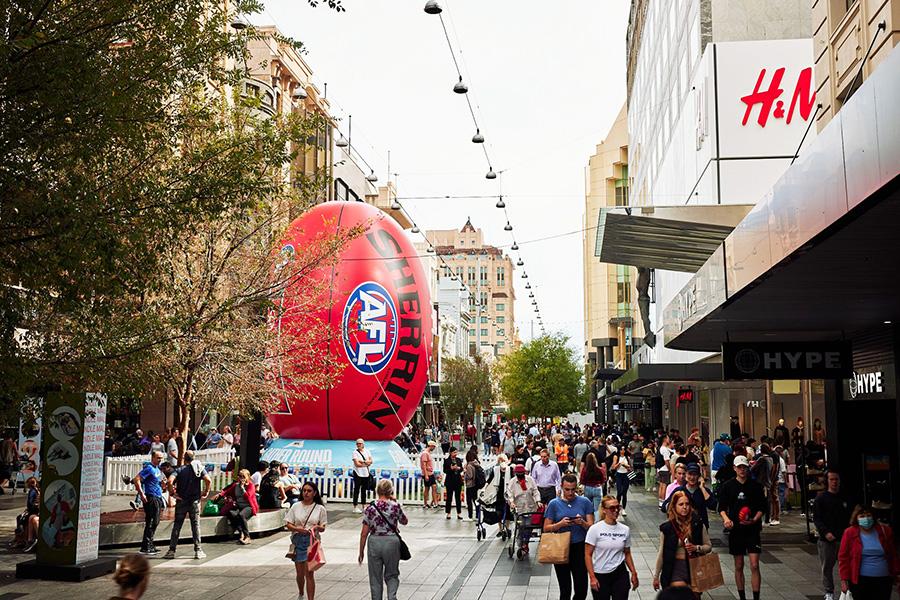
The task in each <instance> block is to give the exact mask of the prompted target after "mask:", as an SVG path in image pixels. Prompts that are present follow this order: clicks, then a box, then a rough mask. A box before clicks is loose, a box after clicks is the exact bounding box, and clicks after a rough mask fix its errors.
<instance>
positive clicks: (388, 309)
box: [269, 202, 432, 440]
mask: <svg viewBox="0 0 900 600" xmlns="http://www.w3.org/2000/svg"><path fill="white" fill-rule="evenodd" d="M359 224H362V225H364V227H366V230H365V232H364V233H363V234H362V235H361V236H359V237H357V238H355V239H353V240H351V241H350V242H349V243H348V244H347V245H346V246H345V247H344V249H343V251H342V252H341V254H340V260H339V261H338V263H337V264H336V266H335V267H334V268H331V267H328V268H322V269H319V270H318V271H317V272H315V273H314V274H313V275H312V278H313V279H314V280H316V281H320V282H322V283H323V284H324V288H325V289H324V293H323V294H321V297H322V298H323V300H322V301H320V302H319V303H318V304H319V306H317V307H316V308H317V309H318V310H317V314H316V315H315V316H317V317H319V318H320V319H321V320H322V321H324V322H327V323H329V324H330V326H331V328H332V330H333V332H334V335H333V336H331V342H330V343H323V344H322V346H321V352H322V354H323V355H327V356H329V357H330V358H332V359H337V360H339V361H341V362H343V363H345V365H344V368H343V370H342V371H341V373H340V375H339V381H338V382H337V383H336V384H335V385H334V386H333V387H330V388H328V389H317V390H312V391H311V395H312V396H313V398H312V399H311V400H306V401H299V400H298V399H297V398H296V396H295V395H294V394H292V390H291V388H290V386H289V385H288V386H283V393H282V394H281V395H282V397H281V398H279V399H278V400H279V407H278V408H277V409H276V410H275V412H273V413H272V414H270V415H269V422H270V423H271V424H272V426H273V427H274V428H275V431H276V432H278V434H279V435H280V436H281V437H283V438H292V439H297V438H299V439H338V440H351V439H356V438H358V437H362V438H365V439H368V440H391V439H393V438H394V437H396V436H397V435H398V434H399V433H400V431H401V430H402V429H403V427H404V426H405V425H406V424H407V423H409V421H410V419H412V417H413V414H414V413H415V411H416V407H417V406H418V405H419V401H420V400H421V398H422V393H423V391H424V389H425V385H426V383H427V381H428V367H429V363H430V360H431V342H432V339H431V338H432V335H431V323H432V319H431V298H430V294H429V287H428V280H427V278H426V276H425V272H424V270H423V268H422V264H421V261H420V260H419V258H418V256H417V254H416V250H415V248H414V247H413V245H412V243H411V242H410V240H409V239H408V238H407V235H406V233H405V232H404V231H403V229H401V227H400V226H399V225H398V224H397V222H396V221H394V220H393V219H392V218H391V217H389V216H388V215H386V214H385V213H383V212H382V211H380V210H379V209H377V208H375V207H373V206H371V205H369V204H365V203H363V202H326V203H324V204H320V205H318V206H316V207H314V208H312V209H311V210H309V211H307V212H306V213H305V214H303V215H302V216H301V217H300V218H298V219H297V220H295V221H294V222H293V223H291V225H290V226H289V227H288V229H287V232H286V233H285V236H284V239H283V241H282V244H281V246H280V248H281V253H280V254H281V257H282V260H284V257H285V256H291V255H293V254H294V253H295V252H297V249H299V248H303V247H305V246H304V244H305V243H309V241H310V240H314V239H316V238H317V237H321V236H322V235H323V234H326V235H327V234H330V233H333V232H335V231H336V230H337V228H351V227H353V226H356V225H359ZM307 282H308V280H307ZM301 291H302V290H300V289H299V284H293V285H288V286H287V288H286V290H285V293H284V297H283V300H282V302H283V306H284V309H285V310H282V311H281V312H280V314H281V315H282V316H281V317H279V318H278V320H277V322H276V323H275V326H276V327H280V328H281V330H284V331H289V332H290V333H291V334H292V335H293V336H296V337H299V338H300V339H302V336H303V331H302V330H298V329H302V328H303V327H304V326H305V325H303V323H304V321H300V320H294V319H291V318H290V314H291V311H290V308H291V307H292V306H298V305H300V304H301V303H302V301H303V298H302V297H301V296H300V295H299V293H300V292H301ZM303 310H308V309H303ZM307 327H308V325H307ZM286 375H287V379H288V380H289V379H290V374H289V373H288V374H286ZM307 391H309V390H307Z"/></svg>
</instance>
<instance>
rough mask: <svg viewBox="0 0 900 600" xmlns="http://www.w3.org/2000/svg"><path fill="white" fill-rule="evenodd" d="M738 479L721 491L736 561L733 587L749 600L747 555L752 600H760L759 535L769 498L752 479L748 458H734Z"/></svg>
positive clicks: (730, 547)
mask: <svg viewBox="0 0 900 600" xmlns="http://www.w3.org/2000/svg"><path fill="white" fill-rule="evenodd" d="M734 470H735V473H736V476H735V478H734V479H730V480H728V481H726V482H725V483H723V484H722V485H721V486H720V488H719V515H720V516H721V517H722V521H723V522H724V523H725V529H727V530H728V531H729V532H730V533H729V535H728V553H729V554H731V556H732V557H734V584H735V587H737V592H738V597H739V598H740V600H747V595H746V592H745V591H744V555H745V554H747V555H749V557H750V586H751V588H752V589H753V600H759V588H760V585H761V584H762V576H761V575H760V572H759V555H760V553H761V552H762V544H761V542H760V532H761V531H762V518H763V514H764V513H765V512H766V497H765V495H764V494H763V488H762V486H761V485H759V484H758V483H756V482H755V481H753V480H752V479H750V461H749V460H747V457H746V456H743V455H738V456H736V457H735V458H734Z"/></svg>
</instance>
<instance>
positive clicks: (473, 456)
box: [448, 446, 481, 521]
mask: <svg viewBox="0 0 900 600" xmlns="http://www.w3.org/2000/svg"><path fill="white" fill-rule="evenodd" d="M480 468H481V462H480V461H479V460H478V446H472V447H471V448H469V451H468V452H466V468H465V470H464V471H463V481H464V483H465V484H466V511H468V514H469V517H468V519H467V520H469V521H471V520H472V507H473V506H474V507H475V516H476V517H479V516H480V515H481V508H480V507H479V506H478V502H476V500H477V499H478V486H477V485H476V481H475V475H476V473H477V472H478V469H480ZM448 516H449V515H448Z"/></svg>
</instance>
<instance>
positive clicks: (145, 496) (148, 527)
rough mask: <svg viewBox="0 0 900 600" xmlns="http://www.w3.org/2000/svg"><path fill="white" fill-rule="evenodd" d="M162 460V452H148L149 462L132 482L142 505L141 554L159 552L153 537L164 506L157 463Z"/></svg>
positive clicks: (150, 554)
mask: <svg viewBox="0 0 900 600" xmlns="http://www.w3.org/2000/svg"><path fill="white" fill-rule="evenodd" d="M162 460H163V453H162V452H153V453H151V454H150V462H149V463H147V464H145V465H144V468H143V469H141V472H140V473H138V474H137V475H135V477H134V479H133V480H132V483H134V487H135V488H137V493H138V496H140V497H141V502H142V503H143V505H144V537H143V539H142V540H141V550H140V552H141V554H145V555H148V556H155V555H157V554H159V550H157V549H156V544H154V542H153V537H154V536H155V535H156V528H157V527H158V526H159V517H160V514H161V513H162V511H163V509H164V508H165V506H164V505H163V498H162V485H161V482H162V481H163V474H162V471H160V470H159V463H161V462H162Z"/></svg>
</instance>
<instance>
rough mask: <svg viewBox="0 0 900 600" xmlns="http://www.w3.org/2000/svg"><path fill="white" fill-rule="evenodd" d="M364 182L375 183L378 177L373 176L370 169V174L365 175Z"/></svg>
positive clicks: (373, 172)
mask: <svg viewBox="0 0 900 600" xmlns="http://www.w3.org/2000/svg"><path fill="white" fill-rule="evenodd" d="M366 181H368V182H369V183H375V182H376V181H378V175H376V174H375V169H372V172H371V173H369V174H368V175H366Z"/></svg>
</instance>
